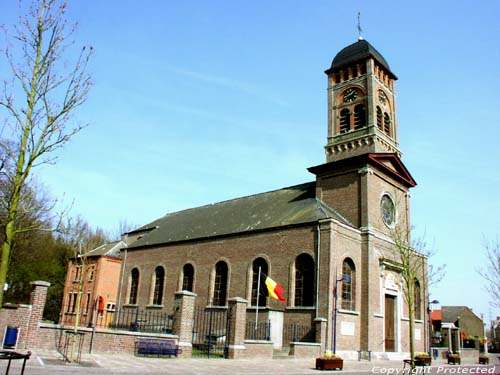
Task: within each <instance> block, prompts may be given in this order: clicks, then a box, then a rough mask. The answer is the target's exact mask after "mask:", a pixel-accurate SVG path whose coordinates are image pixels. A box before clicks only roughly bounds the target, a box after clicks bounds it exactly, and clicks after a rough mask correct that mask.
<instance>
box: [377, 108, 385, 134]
mask: <svg viewBox="0 0 500 375" xmlns="http://www.w3.org/2000/svg"><path fill="white" fill-rule="evenodd" d="M383 117H384V116H383V115H382V110H381V109H380V107H379V106H377V127H378V128H379V129H380V130H382V131H383V130H384V128H383V127H382V119H383Z"/></svg>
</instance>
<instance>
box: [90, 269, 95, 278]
mask: <svg viewBox="0 0 500 375" xmlns="http://www.w3.org/2000/svg"><path fill="white" fill-rule="evenodd" d="M94 276H95V266H92V267H90V268H89V281H94Z"/></svg>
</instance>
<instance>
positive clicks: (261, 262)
mask: <svg viewBox="0 0 500 375" xmlns="http://www.w3.org/2000/svg"><path fill="white" fill-rule="evenodd" d="M259 268H260V273H261V274H265V275H267V273H268V266H267V262H266V260H265V259H264V258H257V259H255V260H254V261H253V263H252V273H253V275H252V306H266V296H265V295H262V294H259V303H257V285H258V284H259ZM261 283H262V278H261ZM260 287H261V289H262V288H263V286H262V285H261V286H260Z"/></svg>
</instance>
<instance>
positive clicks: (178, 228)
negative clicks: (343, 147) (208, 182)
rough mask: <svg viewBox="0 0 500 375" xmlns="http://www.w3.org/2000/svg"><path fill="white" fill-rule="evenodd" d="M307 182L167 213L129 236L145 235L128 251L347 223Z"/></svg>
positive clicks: (314, 187) (312, 183)
mask: <svg viewBox="0 0 500 375" xmlns="http://www.w3.org/2000/svg"><path fill="white" fill-rule="evenodd" d="M315 189H316V183H315V182H310V183H305V184H302V185H296V186H291V187H287V188H283V189H280V190H274V191H270V192H267V193H261V194H256V195H250V196H247V197H243V198H237V199H232V200H228V201H224V202H219V203H214V204H210V205H206V206H202V207H197V208H192V209H188V210H184V211H179V212H174V213H170V214H167V215H165V216H163V217H161V218H159V219H157V220H155V221H153V222H151V223H149V224H146V225H144V226H142V227H140V228H137V229H135V230H134V231H132V232H129V234H134V233H141V232H143V233H145V234H144V235H143V236H142V237H140V238H139V239H138V240H137V241H135V242H133V243H132V244H131V245H129V247H128V248H129V249H134V248H143V247H150V246H156V245H161V244H166V243H173V242H180V241H190V240H196V239H203V238H213V237H218V236H226V235H234V234H239V233H245V232H252V231H259V230H266V229H272V228H279V227H287V226H293V225H300V224H307V223H313V222H317V221H318V220H321V219H326V218H333V219H336V220H338V221H340V222H342V223H344V224H347V225H352V224H350V223H349V222H348V221H347V220H346V219H345V218H343V217H342V216H340V215H339V214H338V213H337V212H336V211H335V210H334V209H332V208H330V207H328V206H327V205H326V204H324V203H323V202H321V201H319V200H317V199H316V198H315Z"/></svg>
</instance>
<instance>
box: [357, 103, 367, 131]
mask: <svg viewBox="0 0 500 375" xmlns="http://www.w3.org/2000/svg"><path fill="white" fill-rule="evenodd" d="M365 126H366V110H365V106H364V105H363V104H358V105H357V106H356V107H354V130H357V129H361V128H364V127H365Z"/></svg>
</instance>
